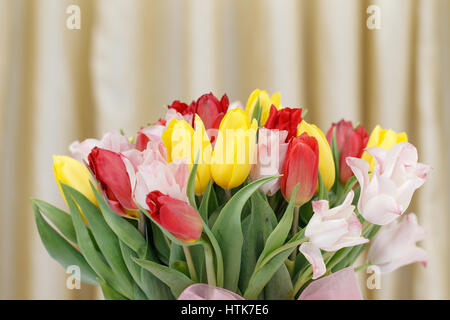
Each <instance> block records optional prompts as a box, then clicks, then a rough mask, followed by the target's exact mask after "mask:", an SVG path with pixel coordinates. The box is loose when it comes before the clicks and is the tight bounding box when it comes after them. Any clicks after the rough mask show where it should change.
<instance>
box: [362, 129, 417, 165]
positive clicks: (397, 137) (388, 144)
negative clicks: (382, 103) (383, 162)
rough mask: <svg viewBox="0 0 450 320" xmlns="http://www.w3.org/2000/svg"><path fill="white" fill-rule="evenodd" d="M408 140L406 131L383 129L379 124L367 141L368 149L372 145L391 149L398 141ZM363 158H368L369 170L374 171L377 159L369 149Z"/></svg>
mask: <svg viewBox="0 0 450 320" xmlns="http://www.w3.org/2000/svg"><path fill="white" fill-rule="evenodd" d="M407 141H408V136H407V135H406V133H405V132H400V133H396V132H395V131H394V130H391V129H383V128H381V127H380V126H379V125H377V126H376V127H375V128H374V129H373V130H372V133H371V134H370V138H369V141H368V142H367V146H366V149H367V148H372V147H381V148H384V149H386V150H389V149H390V148H392V147H393V146H394V145H396V144H397V143H400V142H407ZM361 158H362V159H364V160H366V161H367V162H368V163H369V164H370V166H369V170H370V171H373V169H374V168H375V165H376V161H375V159H374V158H373V157H372V156H371V155H370V154H369V153H368V152H367V151H365V152H364V153H363V155H362V157H361Z"/></svg>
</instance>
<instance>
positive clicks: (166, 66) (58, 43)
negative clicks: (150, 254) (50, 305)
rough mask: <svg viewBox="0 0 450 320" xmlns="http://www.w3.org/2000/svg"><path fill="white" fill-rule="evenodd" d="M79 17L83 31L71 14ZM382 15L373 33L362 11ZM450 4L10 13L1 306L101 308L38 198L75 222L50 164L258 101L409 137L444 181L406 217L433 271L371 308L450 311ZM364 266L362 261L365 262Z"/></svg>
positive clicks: (250, 1)
mask: <svg viewBox="0 0 450 320" xmlns="http://www.w3.org/2000/svg"><path fill="white" fill-rule="evenodd" d="M71 4H76V5H78V6H79V7H80V8H81V19H82V20H81V21H82V22H81V23H82V24H81V30H69V29H67V28H66V19H67V17H68V15H67V14H66V8H67V7H68V6H69V5H71ZM372 4H374V5H377V6H378V7H379V8H380V10H381V28H380V29H375V30H369V29H368V28H367V27H366V19H367V17H368V16H369V15H368V14H367V13H366V9H367V7H368V6H369V5H372ZM449 17H450V2H449V1H448V0H396V1H392V0H372V1H369V0H298V1H297V0H216V1H214V0H164V1H163V0H0V150H1V157H0V178H1V179H0V219H1V220H0V221H1V222H0V298H3V299H7V298H9V299H10V298H16V299H91V298H101V297H102V295H101V293H99V291H98V289H97V288H94V287H91V286H89V285H84V284H83V285H82V289H81V290H68V289H67V288H66V279H67V276H68V274H66V273H65V270H64V269H63V268H61V267H60V266H59V265H58V264H57V263H56V262H55V261H53V260H52V259H51V258H50V257H49V256H48V254H47V253H46V251H45V249H44V248H43V246H42V243H41V241H40V239H39V236H38V235H37V231H36V228H35V225H34V217H33V214H32V211H31V207H30V204H29V202H28V199H29V198H30V197H36V198H40V199H45V200H46V201H48V202H51V203H55V204H57V205H58V206H60V207H61V208H64V207H65V204H64V202H63V200H62V199H61V196H60V194H59V191H58V189H57V186H56V185H55V183H54V178H53V173H52V168H51V164H52V158H51V157H52V155H53V154H67V153H68V149H67V147H68V145H69V144H70V143H71V142H72V141H74V140H82V139H85V138H87V137H92V136H94V137H99V136H101V134H102V133H103V132H104V131H106V130H110V129H120V128H122V129H124V130H125V131H126V132H127V133H128V134H130V135H131V134H134V133H135V132H136V131H137V130H138V129H139V127H140V126H141V125H143V124H145V123H147V122H149V121H155V120H156V119H157V118H158V117H159V116H161V115H162V114H163V113H164V107H165V106H166V105H167V104H169V103H170V102H171V101H172V100H174V99H180V100H184V101H188V102H189V101H191V100H192V99H194V98H196V97H198V96H199V95H201V94H203V93H205V92H209V91H212V92H214V93H216V94H217V95H222V94H223V93H227V94H228V95H229V97H230V99H231V100H232V101H234V100H240V101H242V102H243V103H245V101H246V99H247V97H248V95H249V94H250V92H251V91H252V90H253V89H255V88H261V89H266V90H268V91H269V92H271V93H272V92H275V91H280V92H281V93H282V104H283V105H285V106H292V107H303V108H307V109H308V110H309V115H308V117H309V121H311V122H314V123H316V124H317V125H318V126H319V127H321V128H322V129H323V130H324V131H325V130H327V129H328V128H329V126H330V125H331V123H332V122H333V121H337V120H339V119H341V118H345V119H348V120H352V121H353V122H354V123H358V122H360V123H362V124H364V125H365V127H366V128H367V129H368V130H369V131H370V130H371V129H372V128H373V127H374V126H375V125H376V124H381V125H382V126H383V127H385V128H392V129H394V130H396V131H403V130H405V131H407V132H408V135H409V138H410V141H411V142H412V143H413V144H415V145H416V146H417V147H418V150H419V155H420V161H421V162H425V163H427V164H430V165H431V166H432V167H433V169H434V171H433V173H432V174H431V176H430V178H429V180H428V181H427V183H426V184H425V186H424V187H423V188H421V189H420V191H418V192H417V194H416V197H415V199H414V201H413V203H412V205H411V207H410V209H409V211H411V212H415V213H416V214H417V215H418V217H419V222H420V223H421V224H422V225H424V226H425V228H426V229H427V231H428V237H427V239H426V240H425V241H423V244H422V245H423V246H424V247H425V248H426V249H427V250H428V252H429V263H428V266H427V268H423V267H422V266H420V265H418V264H417V265H412V266H408V267H404V268H402V269H401V270H398V271H395V272H393V273H392V274H389V275H384V276H383V277H382V285H381V289H378V290H375V289H374V290H369V289H367V287H366V279H367V277H368V276H369V274H365V273H364V272H361V273H360V274H359V277H360V280H361V287H362V289H363V293H364V296H365V298H368V299H377V298H382V299H449V298H450V276H449V274H448V271H449V267H450V256H449V253H450V235H449V234H450V233H449V232H448V230H450V217H449V214H450V212H449V209H450V207H449V200H448V190H449V186H450V184H449V179H450V174H449V170H448V166H449V165H450V161H449V160H448V159H449V156H450V154H449V148H448V139H449V138H450V129H449V128H450V123H449V121H450V59H449V57H450V19H449ZM361 260H362V259H361Z"/></svg>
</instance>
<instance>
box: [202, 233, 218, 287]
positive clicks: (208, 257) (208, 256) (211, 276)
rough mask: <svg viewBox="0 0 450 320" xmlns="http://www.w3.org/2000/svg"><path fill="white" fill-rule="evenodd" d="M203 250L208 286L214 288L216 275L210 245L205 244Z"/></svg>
mask: <svg viewBox="0 0 450 320" xmlns="http://www.w3.org/2000/svg"><path fill="white" fill-rule="evenodd" d="M203 248H204V250H205V263H206V276H207V278H208V284H209V285H211V286H216V275H215V272H214V256H213V252H212V248H211V245H210V244H209V243H207V242H206V243H205V244H204V245H203Z"/></svg>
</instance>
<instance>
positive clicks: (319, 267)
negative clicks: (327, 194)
mask: <svg viewBox="0 0 450 320" xmlns="http://www.w3.org/2000/svg"><path fill="white" fill-rule="evenodd" d="M353 197H354V193H353V190H352V191H350V192H349V193H348V194H347V197H346V198H345V200H344V202H343V203H342V204H341V205H339V206H337V207H335V208H331V209H330V208H329V203H328V201H326V200H319V201H313V203H312V208H313V211H314V214H313V216H312V217H311V220H310V221H309V223H308V225H307V226H306V230H305V237H308V238H309V240H308V242H304V243H303V244H302V245H301V246H300V252H301V253H302V254H303V255H304V256H305V258H306V259H307V260H308V261H309V262H310V263H311V265H312V267H313V279H317V278H318V277H320V276H322V275H323V274H324V273H325V271H326V267H325V263H324V261H323V257H322V254H321V252H320V250H324V251H329V252H333V251H337V250H339V249H341V248H345V247H353V246H356V245H359V244H363V243H367V242H368V241H369V240H368V239H365V238H363V237H361V229H362V226H361V223H360V222H359V219H358V217H357V216H356V214H355V213H354V209H355V207H354V206H353V205H352V201H353Z"/></svg>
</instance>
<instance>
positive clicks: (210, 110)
mask: <svg viewBox="0 0 450 320" xmlns="http://www.w3.org/2000/svg"><path fill="white" fill-rule="evenodd" d="M229 104H230V102H229V100H228V97H227V95H226V94H224V95H223V96H222V99H220V101H219V100H218V99H217V98H216V97H215V96H214V95H213V94H212V93H207V94H204V95H202V96H201V97H200V98H198V100H197V101H193V102H192V104H191V107H192V109H193V110H194V111H195V113H196V114H198V115H199V116H200V118H201V119H202V121H203V124H204V125H205V129H206V130H208V129H219V125H220V122H221V121H222V118H223V116H224V115H225V113H227V110H228V105H229Z"/></svg>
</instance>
